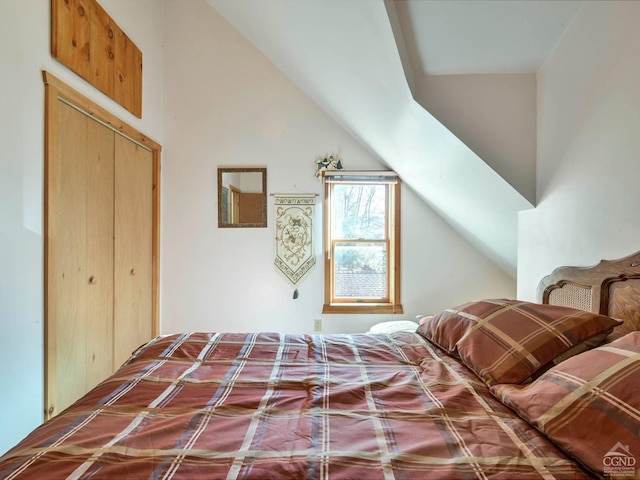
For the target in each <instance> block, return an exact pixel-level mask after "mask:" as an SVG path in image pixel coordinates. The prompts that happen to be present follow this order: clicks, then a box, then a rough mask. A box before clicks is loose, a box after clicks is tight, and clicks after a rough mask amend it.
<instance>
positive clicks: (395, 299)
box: [322, 172, 403, 314]
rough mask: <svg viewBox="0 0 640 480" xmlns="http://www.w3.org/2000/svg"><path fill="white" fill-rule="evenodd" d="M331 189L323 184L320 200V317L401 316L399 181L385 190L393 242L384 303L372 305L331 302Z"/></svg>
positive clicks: (400, 202) (375, 302) (400, 203)
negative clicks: (386, 296)
mask: <svg viewBox="0 0 640 480" xmlns="http://www.w3.org/2000/svg"><path fill="white" fill-rule="evenodd" d="M341 173H343V174H344V175H348V174H349V173H348V172H341ZM353 173H354V175H357V174H363V173H374V174H375V173H380V172H353ZM330 188H331V185H330V184H329V183H328V182H326V181H325V182H324V200H323V225H324V232H325V235H324V252H323V253H324V305H323V308H322V313H329V314H341V313H342V314H344V313H353V314H359V313H362V314H402V313H403V307H402V303H401V299H400V294H401V288H400V287H401V284H400V279H401V245H402V237H401V228H400V226H401V223H402V222H401V214H400V212H401V206H402V201H401V197H402V196H401V191H402V182H401V180H400V178H398V179H397V182H396V183H395V185H393V186H391V187H390V188H389V192H391V193H392V195H393V199H392V208H393V218H390V217H389V216H388V217H387V219H386V220H387V222H389V221H393V224H392V225H391V226H390V227H389V228H390V230H391V231H392V234H393V237H394V238H393V240H392V241H391V240H390V243H393V252H392V253H391V255H390V257H389V268H388V271H387V275H388V280H389V282H388V285H389V289H388V295H389V299H388V301H386V302H385V301H379V300H378V299H373V300H372V301H364V300H363V301H358V302H349V301H344V302H343V301H340V302H336V301H332V298H333V295H332V278H333V272H332V267H333V263H332V261H331V259H330V256H329V252H330V249H332V248H333V243H332V242H333V240H334V239H332V238H331V231H330V228H329V225H330V218H329V216H330V214H331V211H330V202H329V189H330Z"/></svg>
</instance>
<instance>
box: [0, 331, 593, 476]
mask: <svg viewBox="0 0 640 480" xmlns="http://www.w3.org/2000/svg"><path fill="white" fill-rule="evenodd" d="M0 478H3V479H8V480H10V479H38V480H47V479H56V480H58V479H63V478H70V479H118V480H122V479H143V478H153V479H175V480H178V479H198V480H201V479H236V478H251V479H263V478H264V479H325V478H327V479H328V478H331V479H357V480H375V479H456V478H460V479H472V478H479V479H481V478H501V479H533V478H547V479H551V478H564V479H572V480H573V479H579V478H589V477H588V476H587V474H586V473H585V472H584V471H583V470H581V469H580V467H579V466H577V464H576V463H574V462H573V461H571V460H569V459H567V458H566V457H565V456H564V455H563V454H562V452H560V451H559V450H558V449H557V448H556V447H555V446H553V444H551V443H550V442H549V441H548V440H547V439H546V438H545V437H543V436H542V435H541V434H539V433H538V432H537V431H536V430H534V429H533V428H532V427H530V426H529V425H528V424H527V423H525V422H524V421H522V420H520V419H519V418H518V417H516V416H515V415H514V414H513V413H512V412H511V411H510V410H509V409H508V408H506V407H505V406H504V405H502V404H501V403H499V402H498V401H497V400H496V399H495V398H494V397H492V396H491V395H490V394H489V392H488V390H487V388H486V387H485V386H484V384H483V383H481V382H480V381H479V380H478V378H477V377H476V376H474V374H473V373H471V372H470V371H469V370H467V369H466V367H464V366H462V365H461V364H459V363H458V362H457V361H456V360H455V359H453V358H451V357H449V356H447V355H446V354H445V353H443V351H442V350H439V349H438V348H437V347H434V346H432V345H431V344H430V343H428V342H426V341H425V340H424V339H423V338H422V337H420V336H419V335H417V334H414V333H404V332H403V333H400V332H399V333H392V334H376V335H372V334H367V335H313V336H312V335H297V334H296V335H284V334H275V333H260V334H230V333H225V334H213V333H193V334H183V335H171V336H161V337H158V338H156V339H154V340H153V341H151V342H150V343H149V344H147V345H145V346H144V347H142V348H141V349H139V350H138V351H137V352H136V353H135V354H134V355H133V357H132V358H131V359H130V360H129V361H128V362H127V363H126V364H125V365H124V366H123V367H122V368H121V369H120V370H118V371H117V372H116V373H115V374H114V375H113V376H111V377H110V378H108V379H107V380H106V381H104V382H103V383H101V384H100V385H98V386H97V387H96V388H95V389H93V390H92V391H91V392H89V393H88V394H87V395H86V396H85V397H83V398H82V399H80V400H79V401H78V402H77V403H75V404H74V405H73V406H71V407H70V408H69V409H68V410H66V411H65V412H63V413H61V414H60V415H58V416H57V417H55V418H54V419H52V420H51V421H49V422H47V423H45V424H44V425H42V426H41V427H39V428H38V429H37V430H35V431H34V432H33V433H32V434H31V435H30V436H28V437H27V438H26V439H25V440H24V441H22V442H21V443H20V444H19V445H17V446H16V447H15V448H14V449H12V450H11V451H9V452H8V453H7V454H6V455H5V456H4V457H2V458H0Z"/></svg>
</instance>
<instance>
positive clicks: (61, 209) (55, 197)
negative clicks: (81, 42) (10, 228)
mask: <svg viewBox="0 0 640 480" xmlns="http://www.w3.org/2000/svg"><path fill="white" fill-rule="evenodd" d="M44 80H45V92H46V98H45V102H46V108H45V112H46V113H45V117H46V121H45V126H46V132H45V136H46V140H45V145H46V151H45V157H46V159H45V177H46V178H45V231H46V237H45V282H46V284H45V304H46V307H45V309H46V312H45V397H46V398H45V410H46V412H45V416H46V418H50V417H52V416H54V415H56V414H58V413H60V412H61V411H62V410H64V409H65V408H66V407H68V406H69V405H71V403H73V401H75V400H76V399H78V398H79V397H80V396H81V395H83V394H84V393H86V392H87V391H88V390H89V389H91V388H93V387H94V386H95V385H97V384H98V383H99V382H100V381H102V380H103V379H104V378H106V377H107V376H108V375H109V374H111V373H112V372H113V371H114V370H115V369H116V368H117V367H119V366H120V365H121V364H122V363H123V362H124V361H125V360H126V359H127V358H128V357H129V356H130V355H131V353H132V352H133V350H135V349H136V348H137V347H138V346H140V345H141V344H143V343H145V342H147V341H148V340H150V339H151V338H153V337H154V336H155V335H157V333H158V319H157V316H158V313H157V310H158V309H157V305H158V299H157V281H158V219H159V196H158V180H159V158H160V146H159V145H158V144H156V143H155V142H153V141H152V140H150V139H148V138H146V137H145V136H144V135H142V134H140V133H139V132H137V131H136V130H135V129H133V128H131V127H129V126H128V125H126V124H124V123H123V122H121V121H120V120H119V119H117V118H116V117H115V116H113V115H112V114H110V113H109V112H107V111H105V110H103V109H102V108H101V107H99V106H97V105H96V104H94V103H93V102H91V101H89V100H88V99H86V98H85V97H83V96H81V95H80V94H78V93H77V92H75V91H73V90H72V89H70V88H69V87H67V86H66V85H64V84H63V83H62V82H60V81H59V80H57V79H56V78H55V77H53V76H52V75H50V74H48V73H46V72H45V74H44Z"/></svg>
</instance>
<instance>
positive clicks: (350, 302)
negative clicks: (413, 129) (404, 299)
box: [323, 170, 402, 313]
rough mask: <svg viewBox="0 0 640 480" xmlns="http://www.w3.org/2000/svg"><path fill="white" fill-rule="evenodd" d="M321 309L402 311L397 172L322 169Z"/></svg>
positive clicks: (333, 311)
mask: <svg viewBox="0 0 640 480" xmlns="http://www.w3.org/2000/svg"><path fill="white" fill-rule="evenodd" d="M324 182H325V205H324V207H325V208H324V227H325V228H324V232H325V247H324V256H325V259H324V260H325V262H324V264H325V277H324V278H325V280H324V281H325V302H324V308H323V313H402V305H401V304H400V190H401V183H400V179H399V178H398V177H397V175H396V174H395V173H394V172H345V171H344V170H329V171H325V172H324Z"/></svg>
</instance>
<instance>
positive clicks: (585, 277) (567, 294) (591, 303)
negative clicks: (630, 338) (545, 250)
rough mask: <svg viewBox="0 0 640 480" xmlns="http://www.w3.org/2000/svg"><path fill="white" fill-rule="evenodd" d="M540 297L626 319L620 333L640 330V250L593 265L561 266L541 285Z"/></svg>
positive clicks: (543, 301)
mask: <svg viewBox="0 0 640 480" xmlns="http://www.w3.org/2000/svg"><path fill="white" fill-rule="evenodd" d="M538 300H539V301H540V302H541V303H548V304H551V305H563V306H566V307H573V308H579V309H581V310H588V311H591V312H595V313H601V314H603V315H608V316H609V317H613V318H618V319H621V320H624V323H623V324H622V325H620V326H619V327H617V328H616V333H617V334H624V333H627V332H631V331H634V330H640V252H636V253H634V254H632V255H629V256H628V257H624V258H621V259H618V260H602V261H601V262H600V263H598V264H597V265H594V266H592V267H559V268H556V269H555V270H554V271H553V273H551V275H548V276H546V277H544V278H543V279H542V280H541V281H540V283H539V284H538Z"/></svg>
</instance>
